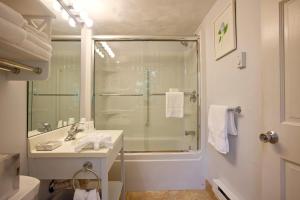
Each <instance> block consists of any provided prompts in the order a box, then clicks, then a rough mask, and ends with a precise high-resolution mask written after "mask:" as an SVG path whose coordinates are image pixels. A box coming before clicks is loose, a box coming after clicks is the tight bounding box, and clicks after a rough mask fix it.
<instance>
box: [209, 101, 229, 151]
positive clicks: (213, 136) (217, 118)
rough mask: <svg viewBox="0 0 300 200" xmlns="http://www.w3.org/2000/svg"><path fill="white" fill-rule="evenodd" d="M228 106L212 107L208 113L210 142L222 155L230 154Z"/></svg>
mask: <svg viewBox="0 0 300 200" xmlns="http://www.w3.org/2000/svg"><path fill="white" fill-rule="evenodd" d="M227 122H228V106H218V105H211V106H210V107H209V113H208V142H209V143H210V144H211V145H212V146H213V147H214V148H215V149H216V150H217V151H219V152H220V153H223V154H226V153H228V152H229V144H228V133H227V131H228V129H227V127H228V126H227Z"/></svg>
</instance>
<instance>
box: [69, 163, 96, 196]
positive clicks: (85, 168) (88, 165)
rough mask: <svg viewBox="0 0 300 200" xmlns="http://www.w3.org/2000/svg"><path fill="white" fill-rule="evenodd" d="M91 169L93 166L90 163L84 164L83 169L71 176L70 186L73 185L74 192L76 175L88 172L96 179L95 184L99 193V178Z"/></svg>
mask: <svg viewBox="0 0 300 200" xmlns="http://www.w3.org/2000/svg"><path fill="white" fill-rule="evenodd" d="M92 168H93V164H92V163H91V162H86V163H84V164H83V167H82V169H80V170H78V171H77V172H75V173H74V175H73V178H72V185H73V189H74V190H76V186H75V178H76V176H77V175H78V174H80V173H81V172H90V173H92V174H93V175H94V176H95V177H96V179H97V182H98V185H97V190H98V191H100V184H101V183H100V182H101V180H100V178H99V176H98V175H97V173H96V172H95V171H93V170H92Z"/></svg>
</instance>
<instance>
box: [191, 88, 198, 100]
mask: <svg viewBox="0 0 300 200" xmlns="http://www.w3.org/2000/svg"><path fill="white" fill-rule="evenodd" d="M196 101H197V92H196V91H195V90H194V91H193V92H192V94H191V96H190V102H193V103H195V102H196Z"/></svg>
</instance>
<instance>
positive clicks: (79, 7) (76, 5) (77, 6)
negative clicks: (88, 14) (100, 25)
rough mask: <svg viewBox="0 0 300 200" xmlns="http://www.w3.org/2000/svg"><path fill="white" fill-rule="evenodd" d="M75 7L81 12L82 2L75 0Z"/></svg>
mask: <svg viewBox="0 0 300 200" xmlns="http://www.w3.org/2000/svg"><path fill="white" fill-rule="evenodd" d="M73 9H74V10H75V11H76V12H80V10H81V6H80V3H79V1H78V0H75V1H74V2H73Z"/></svg>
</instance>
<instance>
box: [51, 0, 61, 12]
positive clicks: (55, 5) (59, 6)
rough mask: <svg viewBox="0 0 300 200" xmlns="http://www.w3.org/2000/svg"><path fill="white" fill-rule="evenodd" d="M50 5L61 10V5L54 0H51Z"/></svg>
mask: <svg viewBox="0 0 300 200" xmlns="http://www.w3.org/2000/svg"><path fill="white" fill-rule="evenodd" d="M52 6H53V9H54V10H56V11H61V5H60V4H59V3H58V2H57V1H56V0H54V1H53V4H52Z"/></svg>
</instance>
